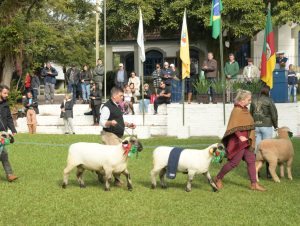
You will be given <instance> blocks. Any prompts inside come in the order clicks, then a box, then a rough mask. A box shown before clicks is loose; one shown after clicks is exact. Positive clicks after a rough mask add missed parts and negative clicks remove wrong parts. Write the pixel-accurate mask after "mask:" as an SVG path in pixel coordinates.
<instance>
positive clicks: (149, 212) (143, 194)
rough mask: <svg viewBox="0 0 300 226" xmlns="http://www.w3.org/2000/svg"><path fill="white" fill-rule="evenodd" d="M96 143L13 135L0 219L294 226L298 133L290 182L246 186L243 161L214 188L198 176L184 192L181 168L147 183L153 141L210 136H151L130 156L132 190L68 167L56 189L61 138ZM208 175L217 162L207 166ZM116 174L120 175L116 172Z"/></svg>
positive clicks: (63, 151)
mask: <svg viewBox="0 0 300 226" xmlns="http://www.w3.org/2000/svg"><path fill="white" fill-rule="evenodd" d="M77 141H88V142H99V141H100V138H99V136H91V135H74V136H71V135H70V136H64V135H34V136H29V135H27V134H18V135H17V136H16V143H15V144H13V145H11V146H9V157H10V162H11V164H12V166H13V169H14V171H15V173H16V174H17V175H18V176H19V177H20V178H19V179H18V180H17V181H16V182H14V183H8V182H7V181H6V178H5V175H4V172H3V170H0V203H1V208H0V225H209V226H210V225H300V216H299V207H300V192H299V191H300V173H299V172H300V167H299V165H300V156H299V154H298V153H299V151H300V139H294V140H293V142H294V147H295V152H296V153H295V156H296V157H295V160H294V163H293V176H294V180H293V181H288V180H287V179H283V180H282V182H281V183H280V184H275V183H273V182H272V181H270V180H266V179H264V177H265V170H264V168H263V172H262V177H263V178H262V179H261V184H262V185H264V186H265V187H266V188H267V189H268V191H267V192H266V193H259V192H254V191H251V190H250V189H249V188H248V186H249V180H248V176H247V171H246V165H245V163H244V162H242V163H241V164H240V166H239V167H238V168H237V169H235V170H234V171H232V172H231V173H229V174H228V175H227V176H226V177H225V179H224V189H223V190H221V191H220V192H217V193H213V192H212V191H211V188H210V186H209V185H208V183H207V181H206V179H205V178H204V177H203V176H197V177H196V178H195V180H194V182H193V190H192V192H190V193H187V192H185V191H184V187H185V184H186V175H183V174H178V175H177V178H176V179H175V180H172V181H167V183H168V189H167V190H162V189H161V188H159V187H158V188H157V189H156V190H151V189H150V170H151V168H152V157H151V154H152V150H153V149H154V147H155V146H158V145H193V146H194V147H197V148H203V147H205V146H206V145H207V144H211V143H214V142H216V141H217V140H216V139H213V138H211V139H210V138H201V139H200V138H193V139H188V140H177V139H173V138H153V139H149V140H145V141H143V145H144V146H145V147H146V148H145V149H144V151H143V152H142V153H141V154H140V156H139V159H135V158H134V159H130V160H129V170H130V172H131V174H132V180H133V186H134V189H133V191H132V192H129V191H127V189H126V186H124V187H122V188H119V187H114V186H112V187H111V191H110V192H105V191H104V190H103V185H100V184H99V183H98V181H97V178H96V175H95V174H94V173H92V172H88V171H87V172H85V174H84V180H85V183H86V185H87V188H86V189H80V188H79V186H78V183H77V181H76V179H75V172H72V174H71V176H70V181H69V186H68V187H67V189H65V190H63V189H62V188H61V187H60V185H61V182H62V171H63V169H64V167H65V165H66V158H67V150H68V144H71V143H73V142H77ZM211 166H212V167H211V170H210V172H211V174H212V176H215V175H216V173H217V172H218V170H219V169H220V167H221V165H217V164H214V165H211ZM122 179H123V180H125V179H124V177H123V176H122Z"/></svg>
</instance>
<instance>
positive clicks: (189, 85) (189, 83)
mask: <svg viewBox="0 0 300 226" xmlns="http://www.w3.org/2000/svg"><path fill="white" fill-rule="evenodd" d="M196 75H197V70H196V67H195V64H194V63H193V62H192V63H191V71H190V77H189V78H185V82H186V92H187V95H188V104H190V103H191V102H192V97H193V91H194V82H195V81H196V79H197V78H196Z"/></svg>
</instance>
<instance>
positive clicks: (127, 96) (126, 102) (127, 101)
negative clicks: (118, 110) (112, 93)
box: [124, 85, 134, 115]
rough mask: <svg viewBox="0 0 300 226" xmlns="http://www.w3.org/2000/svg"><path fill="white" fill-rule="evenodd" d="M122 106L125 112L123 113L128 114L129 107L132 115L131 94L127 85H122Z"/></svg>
mask: <svg viewBox="0 0 300 226" xmlns="http://www.w3.org/2000/svg"><path fill="white" fill-rule="evenodd" d="M124 108H125V113H124V114H125V115H127V114H129V108H130V109H131V112H132V114H133V115H134V109H133V95H132V90H131V89H130V87H129V85H125V86H124Z"/></svg>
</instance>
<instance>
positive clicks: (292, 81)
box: [288, 64, 298, 103]
mask: <svg viewBox="0 0 300 226" xmlns="http://www.w3.org/2000/svg"><path fill="white" fill-rule="evenodd" d="M297 87H298V78H297V75H296V72H295V71H294V65H292V64H290V65H289V70H288V100H289V102H290V101H291V95H293V96H294V103H297Z"/></svg>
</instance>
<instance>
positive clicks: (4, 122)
mask: <svg viewBox="0 0 300 226" xmlns="http://www.w3.org/2000/svg"><path fill="white" fill-rule="evenodd" d="M8 94H9V88H8V87H7V86H5V85H1V86H0V131H6V132H7V130H8V128H9V129H10V130H11V132H12V134H13V135H15V134H16V133H17V130H16V128H15V126H14V123H13V119H12V116H11V113H10V110H9V105H8V102H7V97H8ZM0 160H1V162H2V165H3V168H4V171H5V173H6V177H7V180H8V181H9V182H12V181H14V180H16V179H17V178H18V177H17V176H15V175H14V174H13V171H12V168H11V165H10V163H9V160H8V153H7V151H6V149H5V147H2V150H1V151H0Z"/></svg>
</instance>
